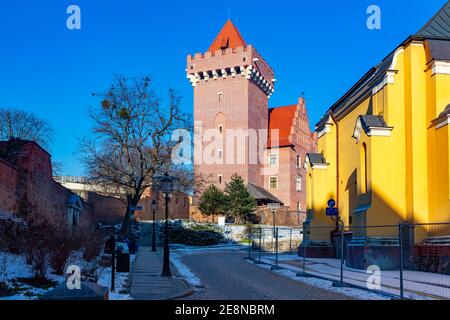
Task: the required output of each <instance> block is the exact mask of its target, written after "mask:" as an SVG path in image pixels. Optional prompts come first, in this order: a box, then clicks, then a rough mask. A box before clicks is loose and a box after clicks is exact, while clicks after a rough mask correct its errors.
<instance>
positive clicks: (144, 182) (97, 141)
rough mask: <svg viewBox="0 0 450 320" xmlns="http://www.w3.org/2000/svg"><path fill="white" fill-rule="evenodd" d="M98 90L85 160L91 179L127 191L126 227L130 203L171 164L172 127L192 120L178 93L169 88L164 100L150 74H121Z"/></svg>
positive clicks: (86, 142)
mask: <svg viewBox="0 0 450 320" xmlns="http://www.w3.org/2000/svg"><path fill="white" fill-rule="evenodd" d="M95 95H96V96H98V97H100V100H101V103H100V105H99V106H97V107H95V108H91V110H90V118H91V119H92V120H93V122H94V126H93V132H92V133H93V134H92V139H90V140H84V142H83V143H82V151H83V154H84V160H85V163H86V167H87V171H88V174H89V176H90V179H91V180H93V181H95V183H96V184H97V185H103V186H104V187H105V188H109V189H110V190H120V192H119V193H121V194H125V195H126V200H127V211H126V214H125V217H124V221H123V224H122V232H126V231H127V230H128V226H129V221H130V215H131V214H132V212H131V210H130V208H132V207H133V206H136V205H137V204H138V202H139V200H140V198H141V196H142V194H143V192H144V191H145V190H146V189H147V188H150V187H151V185H152V178H153V176H154V175H155V174H160V173H162V172H161V169H163V168H168V167H170V166H171V165H170V159H171V150H172V148H173V147H174V146H175V142H172V141H171V134H172V132H173V131H174V130H175V129H181V128H189V126H190V120H189V117H188V116H187V114H184V113H183V112H182V111H181V109H180V102H181V99H180V97H179V96H178V95H177V94H176V92H175V91H174V90H172V89H169V91H168V96H167V101H166V103H164V104H163V102H162V100H160V99H159V98H158V97H157V95H156V94H155V92H154V91H153V90H152V88H151V80H150V78H149V77H147V76H144V77H133V78H126V77H122V76H117V77H115V79H114V81H113V83H112V85H111V87H110V88H109V90H107V91H106V92H103V93H100V94H95Z"/></svg>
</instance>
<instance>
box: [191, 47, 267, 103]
mask: <svg viewBox="0 0 450 320" xmlns="http://www.w3.org/2000/svg"><path fill="white" fill-rule="evenodd" d="M186 72H187V78H188V79H189V81H190V82H191V84H192V86H193V87H195V86H196V85H197V84H198V83H199V82H202V81H204V82H207V81H220V79H226V78H230V77H231V78H236V77H243V78H245V79H247V80H249V81H252V82H253V83H255V84H256V85H257V86H258V87H259V88H260V89H261V90H262V91H263V92H264V93H265V94H266V95H267V96H268V97H270V96H271V95H272V93H273V92H274V84H275V79H274V73H273V70H272V68H271V67H270V66H269V65H268V64H267V62H265V61H264V59H263V58H262V57H261V55H260V54H259V53H258V52H257V51H256V50H255V49H254V48H253V47H252V46H251V45H249V46H244V47H237V48H227V49H223V50H217V51H208V52H205V53H196V54H194V55H193V56H192V55H188V56H187V68H186Z"/></svg>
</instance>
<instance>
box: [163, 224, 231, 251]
mask: <svg viewBox="0 0 450 320" xmlns="http://www.w3.org/2000/svg"><path fill="white" fill-rule="evenodd" d="M158 231H159V239H160V240H161V241H163V240H164V225H163V224H162V225H160V226H159V228H158ZM224 241H225V238H224V236H223V235H222V233H220V232H217V231H215V230H214V228H213V227H212V226H208V225H193V226H190V227H186V226H183V225H179V224H178V225H177V226H175V225H171V226H170V229H169V242H170V243H178V244H184V245H189V246H208V245H215V244H219V243H222V242H224Z"/></svg>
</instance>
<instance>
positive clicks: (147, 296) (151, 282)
mask: <svg viewBox="0 0 450 320" xmlns="http://www.w3.org/2000/svg"><path fill="white" fill-rule="evenodd" d="M162 266H163V263H162V249H161V248H158V251H157V252H156V253H155V252H152V251H151V248H150V247H140V248H139V250H138V252H137V254H136V260H135V262H134V265H133V266H132V269H131V273H130V295H131V297H132V298H134V299H136V300H172V299H177V298H182V297H186V296H189V295H191V294H192V293H194V288H193V287H192V286H191V285H189V284H188V283H187V282H186V281H185V280H184V279H183V278H181V277H180V275H179V273H178V271H177V270H176V269H175V268H174V267H173V265H171V266H170V267H171V271H172V275H173V276H172V278H169V277H161V271H162Z"/></svg>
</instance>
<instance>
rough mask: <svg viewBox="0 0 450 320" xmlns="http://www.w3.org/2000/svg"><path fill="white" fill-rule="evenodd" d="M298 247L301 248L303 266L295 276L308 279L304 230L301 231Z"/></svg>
mask: <svg viewBox="0 0 450 320" xmlns="http://www.w3.org/2000/svg"><path fill="white" fill-rule="evenodd" d="M300 246H303V266H302V273H300V272H299V273H297V274H296V276H297V277H304V278H308V277H310V275H309V274H306V246H307V243H306V241H305V230H304V229H303V230H302V243H301V244H300Z"/></svg>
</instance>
